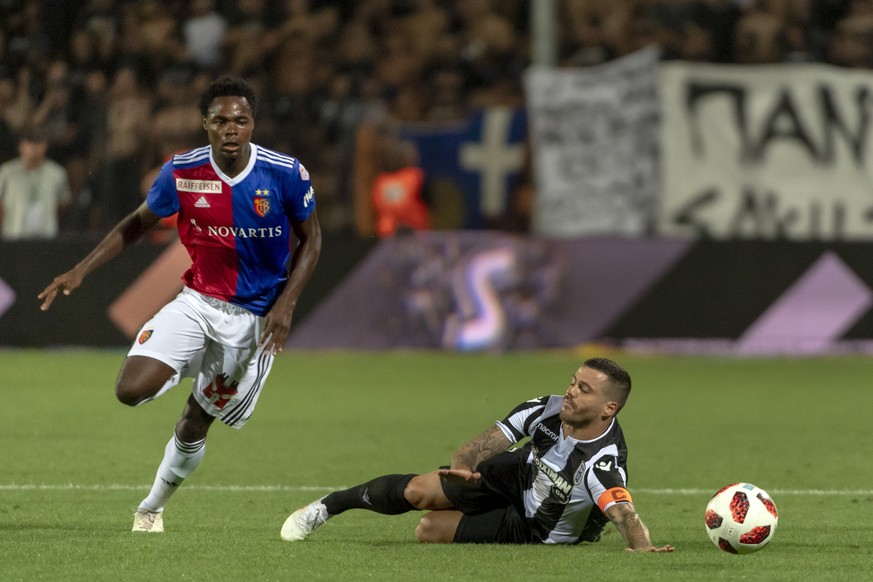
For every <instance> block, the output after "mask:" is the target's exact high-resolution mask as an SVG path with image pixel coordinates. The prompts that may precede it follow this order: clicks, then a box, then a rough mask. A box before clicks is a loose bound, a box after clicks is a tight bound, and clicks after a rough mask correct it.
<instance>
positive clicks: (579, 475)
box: [573, 461, 585, 485]
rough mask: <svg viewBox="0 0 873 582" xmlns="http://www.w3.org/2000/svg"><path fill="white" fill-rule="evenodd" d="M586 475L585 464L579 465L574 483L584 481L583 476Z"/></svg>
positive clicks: (574, 476)
mask: <svg viewBox="0 0 873 582" xmlns="http://www.w3.org/2000/svg"><path fill="white" fill-rule="evenodd" d="M584 473H585V462H584V461H583V462H582V464H580V465H579V468H578V469H576V474H575V475H573V483H575V484H577V485H578V484H579V483H580V482H581V481H582V475H583V474H584Z"/></svg>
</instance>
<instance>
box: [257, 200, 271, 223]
mask: <svg viewBox="0 0 873 582" xmlns="http://www.w3.org/2000/svg"><path fill="white" fill-rule="evenodd" d="M255 212H256V213H257V214H258V216H260V217H262V218H263V217H264V216H266V215H267V213H268V212H270V199H269V198H255Z"/></svg>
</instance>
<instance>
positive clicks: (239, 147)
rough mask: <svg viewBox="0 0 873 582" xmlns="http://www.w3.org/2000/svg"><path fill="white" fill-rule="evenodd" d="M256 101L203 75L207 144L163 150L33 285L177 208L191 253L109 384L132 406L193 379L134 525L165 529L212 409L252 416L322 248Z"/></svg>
mask: <svg viewBox="0 0 873 582" xmlns="http://www.w3.org/2000/svg"><path fill="white" fill-rule="evenodd" d="M256 110H257V99H256V96H255V93H254V91H253V90H252V88H251V87H250V86H249V85H248V84H247V83H246V82H245V81H243V80H242V79H237V78H231V77H222V78H221V79H218V80H216V81H214V82H213V83H211V84H210V85H209V87H208V88H207V89H206V91H205V92H204V94H203V96H202V97H201V102H200V111H201V114H202V117H203V127H204V129H205V130H206V133H207V136H208V139H209V145H208V146H204V147H201V148H197V149H194V150H192V151H190V152H186V153H182V154H178V155H175V156H173V158H172V159H171V160H170V161H168V162H167V163H166V164H165V165H164V166H163V168H162V169H161V172H160V174H159V175H158V177H157V179H156V180H155V183H154V185H153V186H152V188H151V190H150V191H149V194H148V197H147V198H146V201H145V202H143V204H142V205H140V207H139V208H137V209H136V210H134V211H133V212H132V213H130V214H129V215H128V216H126V217H125V218H124V219H122V220H121V222H119V223H118V224H117V225H116V226H115V227H114V228H113V229H112V230H111V231H110V232H109V234H107V235H106V237H105V238H104V239H103V240H102V241H101V242H100V243H98V244H97V246H96V247H95V248H94V250H92V251H91V252H90V253H89V254H88V255H87V256H86V257H85V258H84V259H83V260H82V261H80V262H79V263H78V264H77V265H76V266H75V267H73V268H72V269H71V270H70V271H67V272H66V273H64V274H62V275H60V276H58V277H56V278H55V279H54V280H53V281H52V282H51V284H50V285H49V286H48V287H46V288H45V290H44V291H43V292H42V293H40V294H39V298H40V299H42V300H43V303H42V306H41V309H42V310H43V311H45V310H47V309H48V308H49V307H50V306H51V304H52V302H53V301H54V299H55V297H56V296H57V294H58V292H61V293H63V294H64V295H69V294H70V292H71V291H73V290H74V289H76V288H77V287H79V286H80V285H81V284H82V281H83V279H84V278H85V276H87V275H88V274H89V273H91V272H92V271H94V270H95V269H96V268H98V267H99V266H101V265H102V264H104V263H106V262H107V261H109V260H110V259H111V258H113V257H115V256H116V255H118V254H119V253H120V252H121V251H122V250H123V249H125V248H126V247H128V246H130V245H131V244H132V243H134V242H135V241H137V240H139V239H140V238H141V237H142V236H143V234H145V233H146V232H147V231H148V230H149V229H151V228H152V227H153V226H155V224H157V223H158V221H159V220H160V219H161V218H163V217H167V216H170V215H172V214H174V213H176V212H178V220H177V223H178V229H179V236H180V239H181V241H182V243H183V244H184V245H185V248H186V249H187V250H188V253H189V254H190V255H191V260H192V264H191V268H190V269H188V271H187V272H186V273H185V275H184V276H183V279H184V283H185V286H184V288H183V289H182V292H181V293H179V295H178V296H177V297H176V298H175V299H174V300H173V301H171V302H170V303H168V304H167V305H166V306H164V308H162V309H161V310H160V311H159V312H158V313H157V314H156V315H155V316H154V317H153V318H152V319H151V320H150V321H148V322H146V324H145V325H143V327H142V329H141V330H140V332H139V334H138V335H137V338H136V340H135V341H134V343H133V347H132V348H131V349H130V351H129V352H128V355H127V358H126V359H125V360H124V363H123V364H122V367H121V371H120V372H119V374H118V379H117V380H116V385H115V394H116V396H117V398H118V400H120V401H121V402H122V403H124V404H127V405H129V406H137V405H139V404H142V403H144V402H148V401H149V400H153V399H154V398H157V397H158V396H160V395H161V394H163V393H164V392H166V391H167V390H169V389H170V388H172V387H173V386H175V385H176V384H178V383H179V381H180V380H181V379H182V378H183V377H191V378H193V379H194V381H193V388H192V392H191V396H190V397H189V398H188V401H187V403H186V405H185V408H184V410H183V411H182V416H181V418H180V419H179V421H178V422H177V423H176V427H175V430H174V432H173V436H172V438H171V439H170V441H169V442H168V443H167V446H166V449H165V451H164V458H163V461H162V462H161V464H160V466H159V467H158V471H157V474H156V476H155V480H154V485H153V486H152V489H151V491H150V492H149V494H148V496H147V497H146V498H145V499H143V500H142V502H141V503H140V504H139V507H138V508H137V510H136V512H135V513H134V523H133V531H142V532H162V531H163V530H164V526H163V509H164V505H165V504H166V502H167V501H168V500H169V498H170V496H171V495H172V494H173V492H174V491H175V490H176V489H178V487H179V485H180V484H181V483H182V481H184V480H185V478H187V477H188V476H189V475H190V474H191V472H192V471H194V469H196V468H197V466H198V465H199V464H200V461H201V460H202V459H203V455H204V452H205V448H206V434H207V432H208V431H209V427H210V426H211V425H212V422H213V421H214V420H215V419H216V418H219V419H221V421H222V422H224V423H225V424H227V425H228V426H231V427H234V428H240V427H242V426H243V425H244V424H245V422H246V421H247V420H248V418H249V417H250V416H251V414H252V412H253V410H254V408H255V404H256V403H257V400H258V396H259V395H260V392H261V388H262V386H263V384H264V381H265V379H266V377H267V375H268V374H269V372H270V367H271V366H272V363H273V358H274V357H275V355H276V353H277V352H280V351H282V347H283V346H284V344H285V341H286V339H287V337H288V333H289V331H290V328H291V319H292V316H293V314H294V308H295V306H296V305H297V300H298V298H299V297H300V293H301V292H302V291H303V288H304V286H305V285H306V282H307V281H308V280H309V278H310V276H311V275H312V272H313V269H314V268H315V264H316V263H317V262H318V257H319V254H320V252H321V228H320V226H319V224H318V218H317V216H316V213H315V197H314V191H313V189H312V185H311V183H310V179H309V174H308V172H307V171H306V169H305V168H304V167H303V165H302V164H301V163H300V161H299V160H297V159H295V158H293V157H291V156H288V155H285V154H281V153H278V152H275V151H271V150H268V149H266V148H262V147H259V146H258V145H256V144H253V143H251V137H252V131H253V129H254V119H255V113H256ZM292 233H293V235H294V237H296V239H297V244H296V246H295V247H294V248H293V251H292V247H291V245H292V241H293V240H294V238H292Z"/></svg>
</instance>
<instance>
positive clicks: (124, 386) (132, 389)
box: [115, 378, 149, 406]
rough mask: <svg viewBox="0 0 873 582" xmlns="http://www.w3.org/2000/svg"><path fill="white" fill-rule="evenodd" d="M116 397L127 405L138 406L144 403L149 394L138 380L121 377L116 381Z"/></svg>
mask: <svg viewBox="0 0 873 582" xmlns="http://www.w3.org/2000/svg"><path fill="white" fill-rule="evenodd" d="M115 397H116V398H117V399H118V401H119V402H121V403H122V404H126V405H127V406H136V405H138V404H142V402H143V401H145V400H146V399H147V398H148V397H149V395H148V393H147V391H146V390H144V387H143V386H141V385H137V383H136V382H127V381H122V379H121V378H119V379H118V381H117V382H116V383H115Z"/></svg>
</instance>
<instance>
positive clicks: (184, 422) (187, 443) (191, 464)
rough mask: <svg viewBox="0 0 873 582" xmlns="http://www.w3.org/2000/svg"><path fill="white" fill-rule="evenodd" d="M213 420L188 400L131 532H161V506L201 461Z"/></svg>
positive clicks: (135, 515) (162, 507)
mask: <svg viewBox="0 0 873 582" xmlns="http://www.w3.org/2000/svg"><path fill="white" fill-rule="evenodd" d="M214 420H215V417H213V416H211V415H210V414H208V413H207V412H206V411H205V410H203V408H202V407H201V406H200V405H199V404H198V403H197V400H196V399H195V398H194V395H193V394H192V395H191V396H189V397H188V402H187V403H186V404H185V409H184V410H183V411H182V416H181V417H180V418H179V421H178V422H177V423H176V430H175V431H174V433H173V438H171V439H170V441H169V442H168V443H167V446H166V448H165V449H164V458H163V460H162V461H161V464H160V466H159V467H158V471H157V474H156V475H155V481H154V484H153V485H152V489H151V491H150V492H149V494H148V496H147V497H146V498H145V499H143V500H142V502H141V503H140V504H139V507H138V508H137V511H136V513H135V514H134V524H133V531H150V532H162V531H163V515H162V513H163V510H164V505H165V504H166V503H167V501H168V500H169V499H170V497H171V496H172V495H173V493H175V492H176V490H177V489H178V488H179V486H180V485H181V484H182V482H183V481H184V480H185V479H186V478H187V477H188V476H189V475H190V474H191V473H192V472H193V471H194V469H196V468H197V467H198V466H199V465H200V461H202V460H203V455H204V454H205V453H206V434H207V432H209V427H210V426H212V422H213V421H214Z"/></svg>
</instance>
